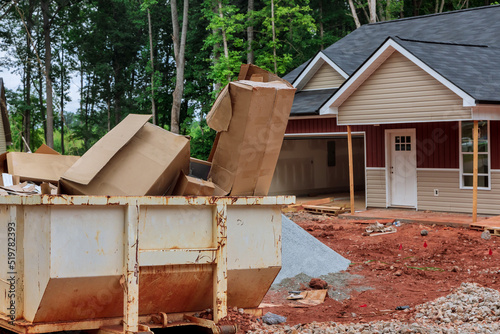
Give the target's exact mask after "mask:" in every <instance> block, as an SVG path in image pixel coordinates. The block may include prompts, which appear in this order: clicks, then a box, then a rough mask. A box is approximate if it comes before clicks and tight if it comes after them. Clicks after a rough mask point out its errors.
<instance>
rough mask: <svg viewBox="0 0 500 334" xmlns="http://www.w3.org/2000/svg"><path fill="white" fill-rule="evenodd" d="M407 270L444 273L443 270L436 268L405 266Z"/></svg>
mask: <svg viewBox="0 0 500 334" xmlns="http://www.w3.org/2000/svg"><path fill="white" fill-rule="evenodd" d="M407 268H410V269H416V270H425V271H444V269H441V268H436V267H411V266H407Z"/></svg>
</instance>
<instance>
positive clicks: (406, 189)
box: [386, 129, 417, 207]
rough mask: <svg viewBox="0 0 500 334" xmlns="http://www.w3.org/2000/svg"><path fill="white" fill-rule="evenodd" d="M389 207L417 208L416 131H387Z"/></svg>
mask: <svg viewBox="0 0 500 334" xmlns="http://www.w3.org/2000/svg"><path fill="white" fill-rule="evenodd" d="M387 132H388V135H387V136H386V138H387V139H388V147H387V152H388V153H389V154H388V159H387V160H388V164H389V166H388V178H389V180H388V181H389V186H388V190H389V191H390V194H389V205H391V206H406V207H416V206H417V164H416V152H417V151H416V143H415V129H402V130H399V129H398V130H387Z"/></svg>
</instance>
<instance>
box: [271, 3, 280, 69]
mask: <svg viewBox="0 0 500 334" xmlns="http://www.w3.org/2000/svg"><path fill="white" fill-rule="evenodd" d="M271 26H272V30H273V59H274V74H277V73H278V65H277V63H276V31H275V29H274V0H271Z"/></svg>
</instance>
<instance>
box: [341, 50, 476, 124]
mask: <svg viewBox="0 0 500 334" xmlns="http://www.w3.org/2000/svg"><path fill="white" fill-rule="evenodd" d="M471 117H472V109H471V108H464V107H463V100H462V98H460V97H459V96H458V95H456V94H455V93H453V92H452V91H451V90H450V89H448V88H447V87H446V86H444V85H443V84H442V83H440V82H439V81H437V80H436V79H434V78H433V77H432V76H431V75H430V74H428V73H427V72H425V71H424V70H422V69H421V68H419V67H418V66H417V65H415V64H414V63H413V62H411V61H410V60H408V59H407V58H406V57H405V56H403V55H402V54H400V53H399V52H397V51H395V52H394V53H393V54H392V55H391V56H390V57H389V58H388V59H387V60H386V61H385V62H384V63H383V64H382V65H380V67H379V68H378V69H376V70H375V72H374V73H373V74H372V75H371V76H370V77H368V79H366V81H365V82H363V83H362V84H361V85H360V86H359V87H358V88H357V89H356V91H355V92H354V93H353V94H352V95H351V96H349V97H348V98H347V100H346V101H344V103H343V104H342V105H341V106H340V107H339V108H338V123H339V124H383V123H399V122H400V123H406V122H420V121H438V120H462V119H470V118H471Z"/></svg>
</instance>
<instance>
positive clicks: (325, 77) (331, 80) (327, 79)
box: [302, 63, 345, 90]
mask: <svg viewBox="0 0 500 334" xmlns="http://www.w3.org/2000/svg"><path fill="white" fill-rule="evenodd" d="M344 81H345V79H344V77H343V76H341V75H340V74H339V73H338V72H337V71H335V69H334V68H333V67H331V66H330V65H329V64H327V63H324V64H323V65H322V66H321V67H320V68H319V69H318V71H316V73H315V74H314V76H313V77H312V78H311V79H309V81H308V82H307V83H306V85H305V86H304V88H302V90H311V89H327V88H337V87H340V86H341V85H342V84H343V83H344Z"/></svg>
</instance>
